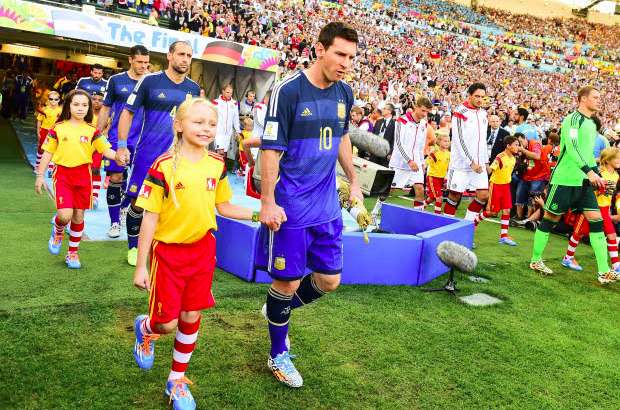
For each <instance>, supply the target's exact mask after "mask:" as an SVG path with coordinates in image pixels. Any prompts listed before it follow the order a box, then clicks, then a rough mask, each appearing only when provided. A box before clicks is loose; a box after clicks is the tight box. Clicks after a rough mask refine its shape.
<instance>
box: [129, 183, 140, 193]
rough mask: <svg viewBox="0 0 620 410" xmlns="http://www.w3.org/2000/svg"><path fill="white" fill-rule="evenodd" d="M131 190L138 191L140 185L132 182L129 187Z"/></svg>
mask: <svg viewBox="0 0 620 410" xmlns="http://www.w3.org/2000/svg"><path fill="white" fill-rule="evenodd" d="M129 192H133V193H134V194H135V193H136V192H138V186H137V185H136V184H131V186H130V187H129Z"/></svg>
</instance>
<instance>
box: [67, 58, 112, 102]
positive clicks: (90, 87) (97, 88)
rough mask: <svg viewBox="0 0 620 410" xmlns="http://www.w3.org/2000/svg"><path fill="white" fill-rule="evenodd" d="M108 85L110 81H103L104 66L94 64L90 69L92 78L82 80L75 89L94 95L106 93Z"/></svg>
mask: <svg viewBox="0 0 620 410" xmlns="http://www.w3.org/2000/svg"><path fill="white" fill-rule="evenodd" d="M107 85H108V81H107V80H104V79H103V66H102V65H101V64H94V65H93V66H92V67H91V68H90V77H82V78H80V79H79V80H78V82H77V84H76V85H75V88H76V89H78V90H84V91H86V92H87V93H88V94H90V95H93V94H94V93H102V94H103V93H105V89H106V86H107Z"/></svg>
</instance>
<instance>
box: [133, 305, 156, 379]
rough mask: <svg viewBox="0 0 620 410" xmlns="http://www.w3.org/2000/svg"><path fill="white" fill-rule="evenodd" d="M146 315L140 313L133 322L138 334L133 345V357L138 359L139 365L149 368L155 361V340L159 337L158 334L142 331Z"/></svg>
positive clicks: (144, 368) (145, 368)
mask: <svg viewBox="0 0 620 410" xmlns="http://www.w3.org/2000/svg"><path fill="white" fill-rule="evenodd" d="M146 318H147V316H146V315H138V317H136V320H134V322H133V330H134V333H135V335H136V342H135V343H134V345H133V357H134V359H136V363H137V364H138V367H140V368H141V369H142V370H149V369H150V368H151V367H153V362H154V361H155V341H156V340H157V339H159V335H158V334H146V333H142V322H143V321H144V319H146Z"/></svg>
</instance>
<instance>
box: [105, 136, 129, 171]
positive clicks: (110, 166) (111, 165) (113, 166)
mask: <svg viewBox="0 0 620 410" xmlns="http://www.w3.org/2000/svg"><path fill="white" fill-rule="evenodd" d="M110 144H112V149H113V150H114V151H116V150H117V149H118V146H117V144H116V142H110ZM127 148H128V149H129V154H130V155H129V164H127V166H126V167H122V166H120V165H118V164H117V163H116V161H114V160H112V159H107V158H106V159H104V160H103V164H104V169H105V172H107V173H108V174H122V173H123V172H125V170H126V169H128V168H130V167H131V164H132V163H133V156H134V153H135V152H136V150H135V148H134V147H132V146H130V145H129V146H127Z"/></svg>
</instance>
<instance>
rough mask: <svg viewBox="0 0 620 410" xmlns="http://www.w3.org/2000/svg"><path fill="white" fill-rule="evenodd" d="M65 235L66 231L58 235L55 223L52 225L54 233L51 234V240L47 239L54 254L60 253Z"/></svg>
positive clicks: (48, 247) (49, 248)
mask: <svg viewBox="0 0 620 410" xmlns="http://www.w3.org/2000/svg"><path fill="white" fill-rule="evenodd" d="M63 236H64V232H63V233H62V234H60V235H56V229H55V228H54V225H52V234H51V235H50V239H49V241H47V250H48V251H50V253H51V254H52V255H58V254H59V253H60V248H62V238H63Z"/></svg>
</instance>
